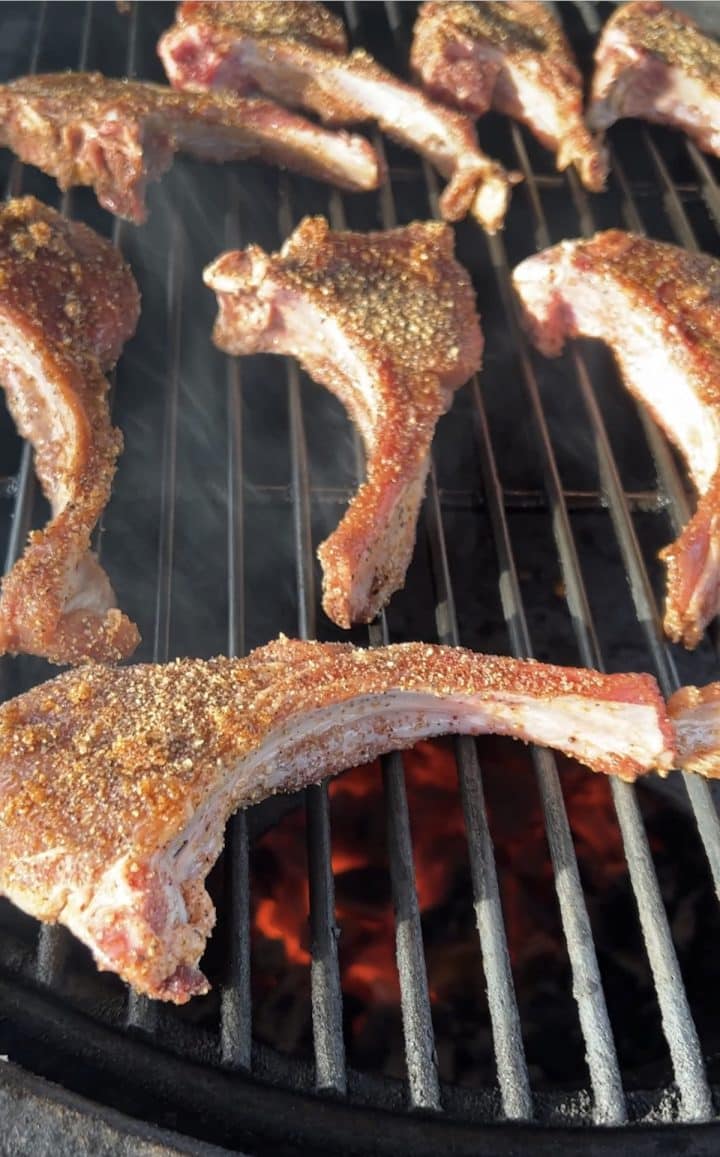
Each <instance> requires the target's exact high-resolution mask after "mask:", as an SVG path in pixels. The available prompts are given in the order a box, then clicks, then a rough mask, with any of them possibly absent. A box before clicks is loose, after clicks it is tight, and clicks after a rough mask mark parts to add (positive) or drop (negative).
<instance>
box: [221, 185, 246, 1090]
mask: <svg viewBox="0 0 720 1157" xmlns="http://www.w3.org/2000/svg"><path fill="white" fill-rule="evenodd" d="M226 190H227V210H226V216H225V243H226V245H227V248H228V249H234V248H237V247H238V246H239V245H240V235H239V230H238V221H237V206H238V202H239V195H238V180H237V174H236V173H228V176H227V181H226ZM225 374H226V393H227V429H228V434H227V495H228V504H227V556H228V655H231V656H235V655H244V654H245V551H244V545H245V535H244V497H245V495H244V490H245V488H244V469H243V453H242V434H243V402H242V382H241V378H240V366H239V363H238V359H237V358H227V359H226V369H225ZM226 858H227V890H228V901H227V903H228V909H229V911H228V924H229V929H228V931H229V946H228V959H227V974H226V978H225V983H224V985H223V990H222V994H221V997H220V1059H221V1061H222V1063H223V1064H224V1065H227V1066H228V1067H229V1068H245V1069H247V1068H249V1067H250V1061H251V1054H252V995H251V988H250V852H249V838H248V824H247V814H246V812H245V811H239V812H237V813H236V814H235V815H234V816H233V817H232V819H231V820H230V824H229V829H228V838H227V843H226Z"/></svg>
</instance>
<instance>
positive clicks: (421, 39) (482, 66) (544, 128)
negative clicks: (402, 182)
mask: <svg viewBox="0 0 720 1157" xmlns="http://www.w3.org/2000/svg"><path fill="white" fill-rule="evenodd" d="M411 60H412V66H413V69H414V70H415V72H416V73H417V75H418V76H419V77H420V79H421V81H422V83H423V86H424V88H426V89H427V90H428V92H429V93H430V94H431V95H432V96H434V97H437V98H438V100H443V101H446V102H448V103H449V104H453V105H456V106H457V107H458V108H461V109H465V110H466V111H467V112H471V113H474V114H475V116H482V115H483V113H486V112H487V111H488V109H490V108H494V109H497V111H498V112H502V113H506V114H507V115H508V116H511V117H514V119H515V120H519V121H521V122H522V123H523V124H525V125H527V126H528V128H529V129H530V131H531V132H532V133H534V134H535V136H536V137H537V138H538V140H539V141H540V142H541V144H543V145H545V147H546V148H548V149H552V151H553V152H554V153H555V154H556V156H557V167H558V169H560V170H561V171H562V170H563V169H566V168H568V166H569V165H575V166H576V168H577V170H578V173H579V174H580V177H581V180H582V182H583V184H584V185H585V186H586V187H587V188H588V189H592V190H594V191H595V192H598V191H599V190H601V189H602V188H603V187H604V184H605V178H606V176H607V164H606V159H605V156H604V153H603V150H602V149H601V148H600V147H599V146H598V144H597V142H596V141H595V140H593V138H592V136H591V135H590V133H589V132H588V129H587V127H586V125H585V122H584V120H583V91H582V76H581V75H580V73H579V71H578V68H577V65H576V63H575V58H574V56H573V52H572V49H571V47H570V45H569V44H568V41H567V39H566V37H565V34H564V33H563V30H562V27H561V25H560V23H559V22H558V20H556V18H555V16H554V15H553V14H552V12H551V11H550V9H549V8H548V7H547V5H546V4H543V3H540V0H501V2H500V3H497V2H495V0H483V2H482V3H477V4H476V3H446V2H441V3H437V2H435V0H432V2H430V3H427V4H423V6H422V8H421V9H420V15H419V17H418V20H417V23H416V25H415V34H414V39H413V46H412V56H411Z"/></svg>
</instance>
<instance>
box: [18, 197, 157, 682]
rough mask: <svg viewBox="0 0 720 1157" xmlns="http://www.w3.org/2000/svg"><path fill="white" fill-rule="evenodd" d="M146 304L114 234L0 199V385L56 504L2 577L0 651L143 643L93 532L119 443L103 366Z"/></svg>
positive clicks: (90, 652) (115, 651)
mask: <svg viewBox="0 0 720 1157" xmlns="http://www.w3.org/2000/svg"><path fill="white" fill-rule="evenodd" d="M139 312H140V298H139V294H138V291H137V286H136V285H135V281H134V279H133V276H132V274H131V273H130V270H129V269H128V267H127V266H126V265H125V263H124V261H123V260H122V258H121V256H120V254H119V253H118V252H117V250H116V249H114V248H113V246H112V245H111V244H110V243H109V242H108V241H105V240H104V239H103V238H101V237H99V236H98V235H97V234H96V233H94V232H93V231H92V230H91V229H88V228H87V226H85V225H80V224H78V223H77V222H74V221H67V220H65V219H64V218H63V217H61V216H60V214H59V213H57V212H55V210H54V209H50V208H49V207H48V206H47V205H43V204H41V203H40V202H39V201H36V200H35V198H34V197H22V198H20V199H18V200H14V201H8V202H6V203H5V204H4V205H3V206H2V208H0V384H1V385H2V386H3V388H4V390H5V395H6V398H7V403H8V408H9V409H10V412H11V414H12V416H13V418H14V419H15V422H16V423H17V427H18V430H19V431H20V433H21V434H22V435H23V437H24V438H27V439H28V441H30V442H31V443H32V445H33V448H34V450H35V469H36V472H37V476H38V478H39V480H40V483H41V485H42V488H43V492H44V494H45V496H46V498H47V499H48V501H49V503H50V506H51V511H52V517H51V519H50V521H49V522H48V524H47V526H46V527H45V529H44V530H42V531H34V532H33V533H32V534H31V535H30V540H29V543H28V545H27V547H26V549H25V553H24V554H23V555H22V557H21V558H20V559H19V560H18V561H17V562H16V563H15V565H14V567H13V568H12V570H11V571H10V573H9V574H7V575H6V576H5V578H4V580H3V583H2V595H1V596H0V652H5V651H13V652H17V651H25V652H29V653H30V654H33V655H42V656H44V657H45V658H47V659H50V660H51V661H52V662H54V663H80V662H82V661H84V660H88V659H94V660H98V661H100V662H114V661H117V660H118V659H121V658H124V657H125V656H127V655H130V654H132V652H133V651H134V650H135V647H136V646H137V643H138V641H139V635H138V632H137V629H136V627H135V626H134V624H133V623H131V622H130V620H129V619H128V618H126V616H125V615H123V614H121V612H120V611H119V610H118V609H117V607H116V602H115V594H114V592H113V590H112V587H111V586H110V582H109V580H108V577H107V575H106V574H105V571H104V570H103V569H102V567H101V566H100V564H99V562H98V561H97V558H96V557H95V555H94V554H93V553H92V552H91V551H90V535H91V533H92V530H93V528H94V526H95V524H96V522H97V520H98V518H99V517H100V515H101V514H102V512H103V510H104V508H105V506H106V505H107V502H108V499H109V497H110V488H111V485H112V479H113V475H114V473H115V463H116V460H117V457H118V454H119V453H120V451H121V449H122V437H121V435H120V432H119V431H118V430H115V429H114V428H113V427H112V426H111V424H110V412H109V407H108V382H107V379H106V378H105V372H106V371H107V370H109V369H110V368H111V367H112V366H113V365H114V364H115V362H116V361H117V359H118V357H119V356H120V351H121V350H122V347H123V345H124V343H125V342H126V341H127V339H128V338H129V337H130V336H131V335H132V333H133V331H134V329H135V326H136V324H137V319H138V315H139Z"/></svg>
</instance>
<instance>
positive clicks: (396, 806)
mask: <svg viewBox="0 0 720 1157" xmlns="http://www.w3.org/2000/svg"><path fill="white" fill-rule="evenodd" d="M351 27H352V24H351ZM373 146H374V147H375V149H376V150H377V152H378V155H379V156H380V157H381V160H382V161H385V148H384V144H383V141H382V138H381V137H380V134H379V133H378V132H374V133H373ZM379 200H380V217H381V221H382V227H383V229H392V228H393V227H394V226H395V225H396V224H397V213H396V210H395V202H394V197H393V191H392V187H391V185H390V182H387V183H386V184H385V185H384V186H383V187H382V189H381V190H380V193H379ZM331 221H332V223H333V226H334V227H336V228H343V227H344V224H345V218H344V213H343V212H342V206H341V202H340V199H339V198H334V199H333V200H331ZM355 447H356V457H357V461H358V467H360V465H361V462H362V452H361V446H360V441H359V439H358V438H357V436H356V437H355ZM358 477H359V479H360V478H361V471H360V469H359V471H358ZM368 637H369V641H370V645H371V646H372V647H379V646H385V645H387V644H388V643H389V642H390V637H389V633H388V626H387V619H386V617H385V613H384V611H383V612H381V614H380V616H379V617H378V619H376V621H375V622H374V623H372V624H371V625H370V627H369V628H368ZM380 764H381V767H382V776H383V791H384V796H385V800H386V802H387V847H388V858H389V863H390V884H391V888H392V895H393V905H394V908H395V955H396V959H397V966H398V979H399V983H400V1009H401V1013H402V1021H403V1033H404V1036H405V1056H406V1061H407V1072H408V1091H409V1097H410V1104H411V1105H412V1107H413V1108H416V1109H439V1108H440V1107H441V1104H440V1084H439V1080H438V1072H437V1054H436V1051H435V1034H434V1030H433V1023H432V1011H431V1006H430V990H429V986H428V978H427V968H426V966H425V952H424V947H423V934H422V921H421V917H420V905H419V903H418V895H417V888H416V885H415V869H414V863H413V851H412V836H411V832H410V815H409V811H408V802H407V791H406V787H405V771H404V768H403V763H402V758H401V756H400V755H399V754H398V753H397V752H393V753H392V754H390V755H387V756H384V757H383V758H382V759H381V760H380Z"/></svg>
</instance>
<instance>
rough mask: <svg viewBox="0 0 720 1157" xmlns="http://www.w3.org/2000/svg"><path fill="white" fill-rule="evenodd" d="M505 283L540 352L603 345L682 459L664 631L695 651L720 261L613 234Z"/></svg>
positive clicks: (718, 415)
mask: <svg viewBox="0 0 720 1157" xmlns="http://www.w3.org/2000/svg"><path fill="white" fill-rule="evenodd" d="M513 280H514V283H515V288H516V290H517V292H518V294H519V295H520V299H521V301H522V303H523V306H524V308H525V319H526V323H527V328H528V331H529V333H530V336H531V338H532V340H533V341H534V343H535V345H536V346H537V348H538V349H539V350H541V351H542V353H544V354H547V355H549V356H552V355H554V354H558V353H559V352H560V350H561V349H562V346H563V343H564V340H565V338H566V337H574V336H576V335H577V334H584V335H586V336H588V337H598V338H602V339H603V340H604V341H606V342H607V343H608V345H609V346H610V348H611V349H612V351H613V353H614V354H615V357H616V359H617V362H618V364H619V366H620V370H621V372H622V376H623V380H624V382H625V385H626V386H627V387H628V389H629V390H630V392H631V393H632V394H633V395H634V396H635V397H636V398H637V399H638V400H639V401H641V402H643V403H644V405H646V406H647V408H648V409H649V411H650V413H651V414H652V415H653V417H654V418H655V420H656V421H657V422H658V423H659V424H660V425H661V426H662V428H663V429H664V431H665V433H666V434H667V436H668V438H670V439H671V440H672V441H673V442H674V443H675V445H676V446H677V447H678V449H679V450H680V451H681V452H682V453H683V455H684V457H685V459H686V461H687V465H688V470H689V472H690V476H691V478H692V480H693V482H694V484H695V486H696V487H697V490H698V494H699V501H698V506H697V511H696V513H695V515H694V517H693V518H692V519H691V520H690V522H689V523H688V524H687V526H686V527H685V529H684V531H683V532H682V534H681V535H680V537H679V538H678V539H677V541H676V542H674V543H673V544H672V545H671V546H668V547H666V548H665V550H663V551H662V552H661V558H663V559H664V561H665V563H666V565H667V601H666V606H665V630H666V632H667V634H668V635H669V636H670V638H671V639H673V640H674V641H675V642H680V641H681V640H682V641H683V642H684V643H685V646H686V647H695V646H697V644H698V642H699V641H700V638H701V636H702V632H703V630H704V629H705V627H706V626H707V624H708V623H709V622H710V620H711V619H713V618H714V617H715V615H716V614H717V613H718V610H720V262H718V261H716V260H715V259H714V258H712V257H708V256H706V255H704V254H699V253H688V252H686V251H685V250H684V249H679V248H677V247H676V246H675V245H666V244H661V243H660V242H659V241H649V240H647V239H646V238H644V237H635V236H633V235H632V234H628V233H622V232H620V231H619V230H610V231H608V232H607V233H598V234H597V235H596V236H595V237H593V238H592V240H589V241H563V242H562V243H561V244H560V245H556V246H554V248H552V249H547V250H545V252H543V253H539V254H537V256H535V257H530V258H529V259H528V260H527V261H523V263H522V264H521V265H519V266H518V267H517V269H516V270H515V273H514V274H513Z"/></svg>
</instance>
